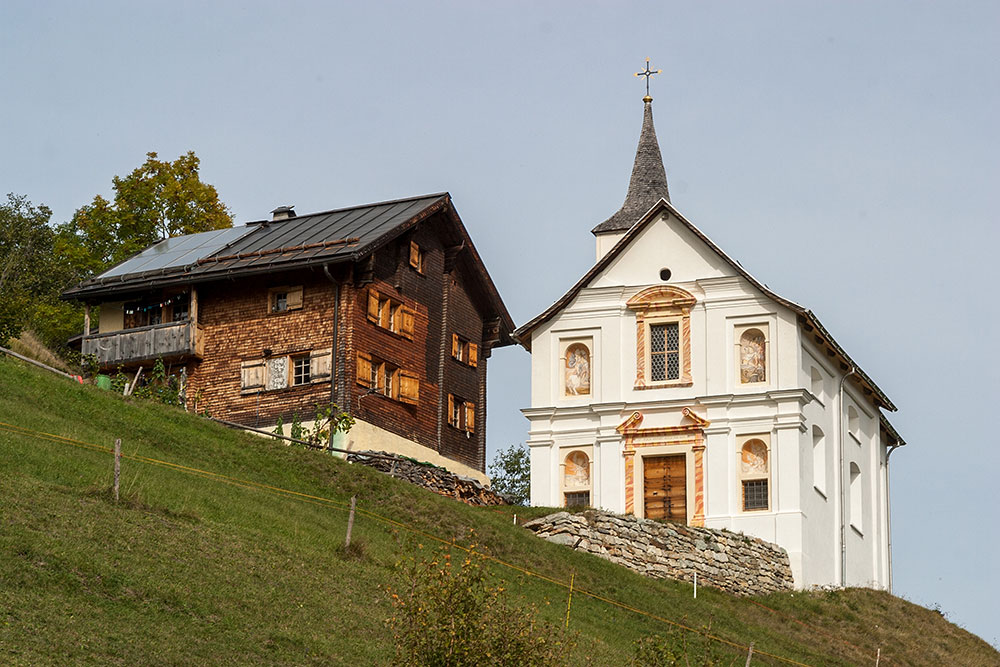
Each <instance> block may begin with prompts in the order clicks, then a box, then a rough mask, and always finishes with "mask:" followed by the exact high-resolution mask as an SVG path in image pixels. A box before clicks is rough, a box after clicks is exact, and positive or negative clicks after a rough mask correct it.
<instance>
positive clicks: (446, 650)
mask: <svg viewBox="0 0 1000 667" xmlns="http://www.w3.org/2000/svg"><path fill="white" fill-rule="evenodd" d="M484 561H485V558H484V557H483V555H482V554H481V553H479V552H478V551H477V550H476V547H475V545H473V546H472V551H471V552H470V553H468V554H467V555H465V556H463V557H462V558H461V559H459V562H458V563H455V562H453V561H452V558H451V555H450V554H449V553H448V550H447V548H443V549H442V550H441V551H439V552H438V553H437V554H436V555H435V556H434V557H432V558H431V559H429V560H426V561H424V562H419V563H418V562H411V563H410V565H409V566H408V567H407V569H406V570H405V574H406V576H405V580H406V582H407V583H408V587H404V588H401V589H399V590H394V589H392V588H390V589H389V594H390V595H391V596H392V604H393V607H394V615H393V617H392V618H390V619H389V620H388V621H387V624H388V625H389V626H390V627H391V628H392V631H393V635H394V639H395V642H396V659H397V662H396V664H400V665H448V666H449V667H462V666H465V665H475V666H476V667H480V666H481V665H484V664H486V665H499V666H501V667H503V666H506V665H511V666H513V665H517V666H521V665H565V664H567V659H568V654H569V653H570V652H571V651H572V649H573V642H572V641H571V640H570V639H569V638H568V637H567V636H566V633H565V631H564V630H562V629H561V628H558V627H555V626H553V625H551V624H549V623H545V622H541V621H539V620H538V611H537V609H534V608H531V607H522V606H517V605H514V604H511V603H510V602H508V601H507V596H506V594H505V593H506V591H505V589H504V587H503V585H502V584H501V583H496V582H493V581H491V580H490V577H489V576H488V575H487V572H486V570H485V562H484Z"/></svg>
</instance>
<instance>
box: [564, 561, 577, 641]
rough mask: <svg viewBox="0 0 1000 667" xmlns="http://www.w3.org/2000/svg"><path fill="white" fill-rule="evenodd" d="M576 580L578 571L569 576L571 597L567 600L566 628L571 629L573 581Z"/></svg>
mask: <svg viewBox="0 0 1000 667" xmlns="http://www.w3.org/2000/svg"><path fill="white" fill-rule="evenodd" d="M575 580H576V572H573V573H572V574H571V575H570V576H569V599H567V600H566V629H567V630H568V629H569V609H570V607H571V606H572V605H573V581H575Z"/></svg>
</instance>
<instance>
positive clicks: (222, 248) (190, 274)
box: [62, 192, 514, 345]
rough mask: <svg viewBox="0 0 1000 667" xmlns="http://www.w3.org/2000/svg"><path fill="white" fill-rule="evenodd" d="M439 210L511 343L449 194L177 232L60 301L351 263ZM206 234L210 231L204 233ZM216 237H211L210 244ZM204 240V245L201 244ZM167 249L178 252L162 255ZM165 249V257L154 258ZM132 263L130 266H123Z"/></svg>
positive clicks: (502, 311)
mask: <svg viewBox="0 0 1000 667" xmlns="http://www.w3.org/2000/svg"><path fill="white" fill-rule="evenodd" d="M436 213H442V214H443V215H444V218H445V219H446V220H447V221H448V222H449V223H450V224H451V225H452V228H453V229H454V240H455V242H456V247H460V248H462V249H463V251H464V254H465V255H467V257H466V261H465V262H464V264H463V266H466V267H468V269H469V270H470V271H471V275H472V276H473V280H475V281H476V282H477V283H478V284H479V285H480V286H481V288H482V293H483V294H484V295H485V297H486V298H487V299H488V300H489V302H490V303H491V304H492V311H493V312H494V313H495V316H496V317H498V319H499V321H500V335H501V343H500V344H501V345H508V344H510V343H512V342H513V340H512V338H511V333H512V332H513V330H514V321H513V319H512V318H511V316H510V313H508V312H507V307H506V305H505V304H504V303H503V300H502V299H501V298H500V293H499V291H498V290H497V288H496V285H494V284H493V280H492V279H491V278H490V275H489V273H488V272H487V271H486V267H485V265H484V264H483V261H482V258H481V257H480V256H479V253H478V252H477V251H476V248H475V246H474V245H473V243H472V239H471V238H470V237H469V233H468V231H467V230H466V229H465V225H463V224H462V220H461V218H459V216H458V212H457V211H456V210H455V207H454V205H453V204H452V202H451V195H449V194H448V193H447V192H439V193H436V194H429V195H421V196H419V197H409V198H407V199H394V200H392V201H384V202H378V203H374V204H365V205H362V206H351V207H349V208H340V209H335V210H332V211H322V212H320V213H310V214H307V215H300V216H297V217H292V218H285V219H280V220H258V221H255V222H248V223H247V224H246V225H245V226H243V227H238V228H233V229H228V230H222V231H224V232H226V234H220V235H219V236H218V237H212V238H211V239H201V238H200V237H204V236H205V234H190V235H187V236H178V237H175V238H172V239H168V240H167V241H161V242H160V243H158V244H156V245H153V246H151V247H149V248H147V249H146V250H144V251H142V252H141V253H140V254H139V255H137V256H135V257H133V258H131V259H129V260H127V261H126V262H123V263H122V264H119V265H118V266H116V267H113V268H111V269H109V270H108V271H106V272H104V273H102V274H101V275H99V276H96V277H94V278H91V279H90V280H87V281H85V282H83V283H81V284H79V285H77V286H76V287H73V288H71V289H69V290H66V291H65V292H63V294H62V296H63V298H65V299H88V300H99V299H102V298H103V299H108V298H115V297H119V298H121V296H122V295H124V294H128V293H129V292H137V291H140V290H145V289H150V288H158V287H167V286H173V285H179V284H185V283H197V282H205V281H209V280H215V279H218V278H220V277H222V276H225V277H237V276H248V275H253V274H261V273H270V272H272V271H281V270H286V269H293V268H294V269H297V268H302V267H307V266H315V265H322V264H332V263H337V262H353V261H357V260H359V259H361V258H362V257H365V256H367V255H369V254H371V253H372V252H375V251H376V250H378V249H379V248H381V247H382V246H383V245H385V244H386V243H388V242H390V241H391V240H392V239H394V238H396V237H397V236H399V235H400V234H402V233H403V232H405V231H406V230H407V229H410V228H411V227H413V226H414V225H416V224H418V223H419V222H420V221H422V220H425V219H427V218H429V217H430V216H432V215H434V214H436ZM207 234H214V232H208V233H207ZM212 239H214V240H215V242H207V241H210V240H212ZM202 240H205V241H206V242H205V243H201V241H202ZM167 250H176V251H177V252H171V253H166V252H165V251H167ZM166 254H169V255H170V257H171V260H170V261H158V262H156V261H152V260H154V259H156V258H159V257H162V256H165V255H166ZM129 268H134V269H135V270H131V271H130V270H128V269H129Z"/></svg>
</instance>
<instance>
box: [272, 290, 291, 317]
mask: <svg viewBox="0 0 1000 667" xmlns="http://www.w3.org/2000/svg"><path fill="white" fill-rule="evenodd" d="M286 310H288V292H274V294H272V295H271V312H272V313H283V312H285V311H286Z"/></svg>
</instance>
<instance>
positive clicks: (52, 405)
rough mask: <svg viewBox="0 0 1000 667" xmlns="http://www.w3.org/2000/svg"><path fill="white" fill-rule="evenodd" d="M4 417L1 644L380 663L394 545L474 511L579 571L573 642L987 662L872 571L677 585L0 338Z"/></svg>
mask: <svg viewBox="0 0 1000 667" xmlns="http://www.w3.org/2000/svg"><path fill="white" fill-rule="evenodd" d="M0 422H2V424H0V508H2V509H0V522H2V524H0V663H3V664H32V665H37V664H66V663H102V664H104V663H111V664H137V663H154V664H166V663H185V664H191V663H209V664H216V663H250V662H252V663H282V664H313V663H314V664H345V665H347V664H349V665H368V664H388V663H390V662H391V658H392V655H393V647H392V643H391V639H392V635H391V631H390V630H389V629H388V628H387V627H386V625H385V623H384V621H385V619H386V618H388V617H389V616H390V614H391V613H392V612H391V604H390V599H389V596H388V595H387V594H386V587H387V586H390V585H393V586H405V584H406V582H405V580H404V579H403V572H402V568H401V566H400V564H401V563H402V562H403V561H405V560H406V559H408V558H423V557H425V556H426V554H427V553H428V552H429V551H431V550H432V549H434V548H436V543H435V541H434V540H433V539H432V537H431V536H433V537H437V538H440V539H443V540H446V541H450V540H453V539H454V540H456V541H458V542H460V543H466V542H467V541H468V539H469V530H470V529H474V530H475V533H476V539H477V540H478V541H479V542H480V543H481V544H484V545H485V546H486V547H487V548H488V549H489V551H490V553H491V554H492V555H493V556H495V557H496V558H498V559H501V560H503V561H506V562H508V563H512V564H516V565H517V566H518V567H520V568H524V569H526V570H529V571H531V572H535V573H538V574H540V575H542V576H544V577H547V578H550V579H554V580H556V581H557V582H568V581H569V579H570V575H571V574H574V575H575V582H574V585H575V587H576V588H577V589H578V590H577V592H576V593H575V594H574V597H573V602H572V613H571V618H570V628H571V630H573V631H575V632H576V633H578V644H577V648H576V653H575V654H574V656H573V660H572V662H573V664H585V663H586V662H587V661H588V660H590V661H591V663H592V664H597V665H621V664H628V662H629V660H630V658H631V656H632V654H633V644H634V642H635V641H636V640H637V639H639V638H641V637H644V636H649V635H654V634H657V633H664V632H667V631H669V630H670V627H671V626H669V625H668V624H667V623H665V622H664V621H663V620H662V619H667V620H671V621H675V622H681V623H684V624H686V625H688V626H692V627H696V628H701V627H706V626H711V633H712V634H713V635H715V636H718V637H721V638H724V639H726V640H728V641H730V642H733V643H735V644H739V645H742V646H746V645H749V644H750V643H751V642H753V643H754V646H755V655H754V663H753V664H787V663H781V662H780V661H778V660H776V659H774V658H768V657H766V656H763V657H762V656H760V652H766V653H769V654H773V655H774V656H781V657H782V658H785V659H787V660H791V661H796V662H799V663H805V664H812V665H816V664H823V665H841V664H844V665H846V664H874V660H875V655H876V650H877V649H879V648H881V650H882V664H883V665H898V664H963V665H977V664H982V665H986V664H994V665H995V664H1000V654H998V653H997V652H996V651H994V650H993V649H992V648H991V647H990V646H989V645H988V644H986V643H985V642H983V641H982V640H980V639H978V638H977V637H975V636H973V635H971V634H969V633H968V632H966V631H964V630H962V629H961V628H958V627H956V626H954V625H952V624H950V623H948V622H947V621H946V620H945V619H944V618H942V617H941V615H940V614H938V613H935V612H933V611H930V610H927V609H924V608H922V607H919V606H916V605H913V604H910V603H908V602H906V601H904V600H900V599H898V598H895V597H892V596H890V595H888V594H885V593H881V592H875V591H868V590H847V591H841V592H835V593H809V594H806V593H795V594H780V595H771V596H768V597H765V598H759V599H756V600H746V599H738V598H734V597H731V596H729V595H726V594H724V593H721V592H717V591H713V590H709V589H701V590H699V592H698V598H697V600H693V599H692V596H691V589H690V586H688V585H685V584H681V583H678V582H670V581H658V580H649V579H645V578H643V577H640V576H638V575H635V574H632V573H631V572H628V571H626V570H623V569H621V568H618V567H616V566H613V565H611V564H610V563H607V562H605V561H602V560H600V559H597V558H594V557H591V556H588V555H584V554H579V553H575V552H571V551H569V550H568V549H565V548H564V547H559V546H557V545H553V544H549V543H546V542H543V541H541V540H539V539H538V538H536V537H534V536H532V535H531V534H529V533H528V531H526V530H524V529H522V528H519V527H517V526H515V525H513V517H512V514H513V513H514V512H515V511H516V512H517V513H518V519H519V520H521V519H522V518H525V517H526V516H536V515H538V514H541V513H544V510H540V509H537V508H536V509H532V510H526V509H524V508H520V509H514V508H507V509H505V510H502V511H501V510H498V509H496V508H471V507H467V506H465V505H461V504H459V503H456V502H454V501H451V500H448V499H445V498H441V497H438V496H435V495H433V494H430V493H428V492H426V491H424V490H422V489H419V488H416V487H413V486H410V485H407V484H405V483H402V482H397V481H395V480H392V479H389V478H387V477H385V476H383V475H381V474H379V473H377V472H374V471H372V470H370V469H368V468H365V467H362V466H352V465H348V464H345V463H343V462H342V461H340V460H339V459H336V458H334V457H331V456H329V455H325V454H322V453H317V452H309V451H303V450H300V449H297V448H290V447H285V446H283V445H281V444H277V443H274V442H269V441H265V440H262V439H260V438H256V437H254V436H249V435H245V434H242V433H236V432H233V431H229V430H226V429H224V428H222V427H220V426H217V425H215V424H213V423H210V422H207V421H205V420H203V419H199V418H197V417H194V416H190V415H187V414H184V413H182V412H179V411H177V410H175V409H170V408H165V407H162V406H158V405H152V404H146V403H137V402H132V401H125V400H123V399H122V398H120V397H118V396H114V395H111V394H110V393H108V392H102V391H100V390H97V389H95V388H93V387H89V386H81V385H75V384H73V383H70V382H68V381H65V380H63V379H61V378H58V377H56V376H52V375H49V374H46V373H44V372H43V371H40V370H37V369H34V368H30V367H28V366H26V365H23V364H21V363H19V362H16V361H14V360H11V359H7V358H4V357H0ZM39 433H44V434H49V435H48V436H40V435H38V434H39ZM53 436H56V437H53ZM66 438H69V439H72V440H73V441H74V442H69V441H67V440H66ZM114 438H122V441H123V451H124V453H125V454H126V455H127V456H129V457H132V458H126V459H125V460H124V461H123V464H122V465H123V467H122V470H123V472H122V490H123V500H122V502H121V503H119V504H118V505H116V504H115V503H114V502H113V501H112V500H111V498H110V495H109V486H110V482H111V470H112V460H111V456H110V454H108V453H107V452H106V451H104V450H97V449H94V448H92V447H87V446H86V445H87V444H89V445H96V446H99V447H102V448H107V447H110V446H111V443H112V442H113V440H114ZM74 443H75V444H74ZM172 466H173V467H172ZM192 469H194V470H192ZM196 470H201V471H208V472H210V473H214V475H215V476H211V475H209V476H206V475H205V474H204V473H198V472H196ZM219 475H221V476H224V478H223V477H219ZM239 480H242V481H239ZM247 482H252V483H253V484H247ZM255 484H256V485H260V486H256V485H255ZM265 485H266V487H271V488H265ZM279 489H283V490H288V491H293V492H296V493H298V494H304V495H297V496H295V495H289V494H288V493H283V492H281V491H279ZM352 495H356V496H357V498H358V507H359V509H361V510H364V511H365V512H368V513H374V514H375V515H378V516H379V517H383V518H376V517H375V516H373V515H372V514H366V513H361V514H359V516H358V517H357V519H356V522H355V525H354V540H355V542H356V543H359V544H360V549H358V550H357V552H352V553H349V554H348V553H345V552H344V550H343V549H342V548H341V545H342V543H343V537H344V532H345V528H346V522H347V514H346V512H345V511H344V510H343V508H344V507H345V506H346V502H347V500H348V499H349V498H350V497H351V496H352ZM490 570H491V571H492V572H493V573H494V574H495V575H496V576H497V577H499V578H502V579H503V580H505V581H506V585H507V587H508V588H509V590H510V591H511V594H512V595H513V596H515V598H520V599H522V600H523V601H524V602H527V603H529V604H532V605H535V606H537V607H538V608H539V609H540V612H541V614H542V616H543V617H544V618H546V619H548V620H550V621H552V622H554V623H561V622H563V620H564V618H565V614H566V601H567V590H566V588H565V587H564V586H561V585H558V584H556V583H552V582H550V581H546V580H545V579H542V578H539V577H534V576H529V575H526V574H523V573H522V572H519V571H516V570H514V569H511V568H507V567H504V566H502V565H498V564H493V565H491V566H490ZM580 591H585V592H587V593H593V594H595V595H599V596H602V597H604V598H607V599H608V600H611V601H617V602H619V603H622V604H624V605H627V606H629V607H633V608H635V609H638V610H641V611H643V612H646V614H647V615H642V614H639V613H636V612H633V611H629V610H627V609H625V608H622V607H621V606H615V605H613V604H610V603H609V602H605V601H601V600H597V599H595V598H593V597H588V596H587V595H586V594H584V593H581V592H580ZM758 603H761V604H763V605H766V606H767V607H769V608H770V609H766V608H764V607H762V606H760V604H758ZM772 610H773V611H772ZM720 646H723V647H725V646H726V645H721V644H720ZM733 650H734V651H735V652H734V656H735V655H736V654H739V651H736V650H735V649H733ZM742 654H743V655H745V652H743V653H742ZM739 664H740V665H742V664H743V662H742V659H741V660H740V662H739Z"/></svg>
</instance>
